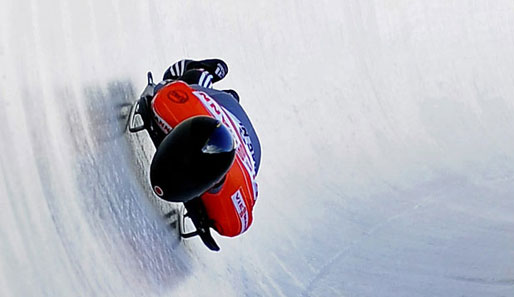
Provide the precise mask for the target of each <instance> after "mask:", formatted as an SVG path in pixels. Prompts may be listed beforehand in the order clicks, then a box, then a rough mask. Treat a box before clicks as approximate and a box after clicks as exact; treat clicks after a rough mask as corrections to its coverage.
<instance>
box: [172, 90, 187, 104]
mask: <svg viewBox="0 0 514 297" xmlns="http://www.w3.org/2000/svg"><path fill="white" fill-rule="evenodd" d="M168 99H170V100H171V101H173V102H175V103H179V104H183V103H186V102H187V100H189V95H187V93H186V92H184V91H181V90H171V91H169V92H168Z"/></svg>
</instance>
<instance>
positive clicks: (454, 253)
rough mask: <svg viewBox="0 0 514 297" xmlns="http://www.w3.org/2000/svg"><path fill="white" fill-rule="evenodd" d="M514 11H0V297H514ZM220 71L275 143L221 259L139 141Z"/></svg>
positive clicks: (265, 137) (113, 7) (487, 7)
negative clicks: (190, 225)
mask: <svg viewBox="0 0 514 297" xmlns="http://www.w3.org/2000/svg"><path fill="white" fill-rule="evenodd" d="M513 32H514V3H513V2H512V1H507V0H499V1H470V0H455V1H443V0H435V1H399V0H398V1H392V0H390V1H357V0H350V1H342V2H341V1H339V2H338V1H326V0H322V1H316V2H313V1H311V2H309V1H293V0H286V1H279V2H277V1H275V2H274V1H257V2H255V3H254V2H252V3H249V2H244V1H228V0H222V1H159V0H156V1H133V0H129V1H120V0H111V1H99V0H88V1H65V0H48V1H36V0H20V1H14V0H0V103H1V104H0V120H1V128H0V139H1V141H0V226H1V227H0V296H370V297H371V296H395V297H398V296H409V297H412V296H477V297H478V296H498V297H500V296H514V235H513V234H514V216H513V213H514V157H513V154H514V132H513V131H514V130H513V127H514V70H513V69H514V56H513V54H512V53H513V52H514V37H513V36H514V34H513ZM185 57H190V58H196V59H197V58H205V57H220V58H223V59H225V60H226V61H227V63H228V64H229V67H230V71H229V75H228V77H227V78H226V79H225V80H224V81H222V82H221V83H220V84H219V87H220V88H234V89H236V90H238V92H239V93H240V95H241V98H242V100H241V102H242V104H243V105H244V107H245V108H246V109H247V111H248V113H249V115H250V116H251V118H252V120H253V122H254V124H255V127H256V129H257V132H258V133H259V135H260V137H261V141H262V146H263V163H262V169H261V172H260V176H259V181H260V196H259V201H258V203H257V205H256V208H255V213H254V214H255V221H254V224H253V226H252V227H251V228H250V230H249V231H248V232H247V233H246V234H245V235H243V236H241V237H238V238H235V239H224V238H219V237H217V240H218V242H219V244H220V246H221V248H222V251H221V252H220V253H211V252H210V251H208V250H207V249H206V248H204V247H203V246H202V244H201V243H200V242H199V240H195V239H194V240H188V241H180V239H179V237H178V234H177V230H176V229H175V227H174V226H173V225H170V223H171V222H172V218H169V217H168V216H167V215H166V214H167V213H169V212H170V211H173V210H174V208H175V206H173V205H168V204H164V203H160V202H159V201H157V200H156V199H155V198H154V197H153V196H152V195H151V193H150V189H149V188H148V186H147V183H148V172H147V169H148V164H149V161H150V160H151V157H152V154H153V148H152V146H151V144H150V141H149V139H148V137H147V136H146V135H145V134H144V133H141V134H138V135H128V134H127V132H126V116H127V113H128V108H129V105H130V103H131V102H132V101H133V100H135V99H136V97H137V96H138V94H139V93H140V91H141V90H142V89H143V87H144V85H145V73H146V71H148V70H152V71H153V72H154V75H155V77H160V75H161V74H162V72H163V71H164V70H165V68H166V67H167V66H168V65H169V64H170V63H172V62H174V61H176V60H178V59H181V58H185Z"/></svg>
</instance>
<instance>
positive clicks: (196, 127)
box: [142, 59, 261, 250]
mask: <svg viewBox="0 0 514 297" xmlns="http://www.w3.org/2000/svg"><path fill="white" fill-rule="evenodd" d="M227 73H228V67H227V64H226V63H225V62H224V61H222V60H220V59H207V60H201V61H194V60H181V61H178V62H176V63H174V64H172V65H171V66H170V67H168V69H167V70H166V71H165V72H164V75H163V80H162V81H161V82H160V83H158V84H157V85H153V86H154V87H153V92H151V96H148V98H147V99H145V100H147V102H149V103H148V104H147V106H148V107H147V112H145V114H147V115H146V116H144V118H146V119H145V126H146V127H145V128H146V129H147V130H148V132H149V133H150V136H151V138H152V140H153V142H154V144H155V145H156V147H157V152H156V154H155V156H154V158H153V160H152V164H151V168H150V180H151V183H152V187H153V190H154V192H155V194H156V195H157V196H159V197H160V198H162V199H164V200H168V201H172V202H183V203H184V205H185V208H186V209H187V212H188V213H187V216H188V217H190V218H191V220H192V221H193V223H194V225H195V227H196V229H197V230H196V231H195V232H192V233H189V234H183V236H184V237H190V236H193V235H200V237H201V238H202V240H203V242H204V243H205V244H206V245H207V246H208V247H209V248H210V249H212V250H219V247H218V246H217V245H216V243H215V242H214V240H213V239H212V237H211V236H210V233H209V228H213V229H215V230H216V231H217V232H218V233H219V234H220V235H224V236H230V237H232V236H237V235H239V234H241V233H243V232H245V231H246V230H247V229H248V228H249V226H250V225H251V223H252V218H253V216H252V210H253V206H254V203H255V201H256V199H257V194H258V187H257V182H256V181H255V178H256V175H257V172H258V171H259V167H260V161H261V146H260V142H259V139H258V137H257V134H256V132H255V129H254V128H253V125H252V123H251V122H250V119H249V118H248V116H247V114H246V112H245V111H244V110H243V108H242V107H241V105H240V102H239V101H240V98H239V95H238V94H237V92H236V91H234V90H216V89H213V88H212V84H213V83H216V82H218V81H220V80H222V79H223V78H224V77H225V76H226V75H227ZM149 85H150V84H149ZM142 97H143V96H142Z"/></svg>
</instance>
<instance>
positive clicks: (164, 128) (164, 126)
mask: <svg viewBox="0 0 514 297" xmlns="http://www.w3.org/2000/svg"><path fill="white" fill-rule="evenodd" d="M153 118H154V120H155V122H156V123H157V125H158V126H159V128H161V130H162V132H164V133H166V134H169V133H170V132H171V130H172V128H171V126H170V125H168V123H166V121H165V120H163V119H162V118H161V117H160V116H158V115H157V114H156V113H154V117H153Z"/></svg>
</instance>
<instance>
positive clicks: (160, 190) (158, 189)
mask: <svg viewBox="0 0 514 297" xmlns="http://www.w3.org/2000/svg"><path fill="white" fill-rule="evenodd" d="M153 191H154V192H155V194H157V196H159V197H162V195H164V191H163V190H162V189H161V187H159V186H155V187H153Z"/></svg>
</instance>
